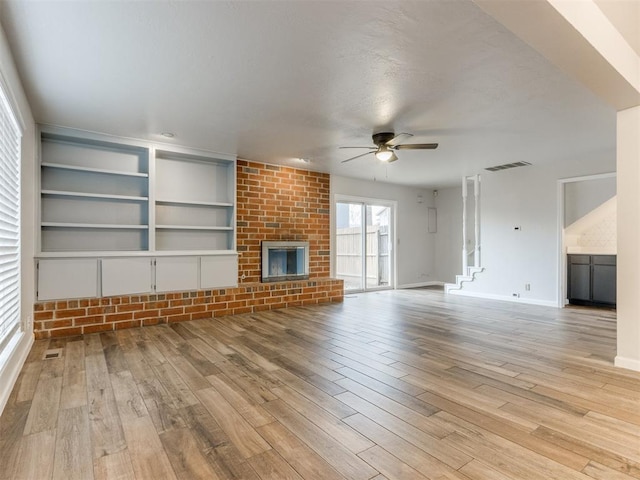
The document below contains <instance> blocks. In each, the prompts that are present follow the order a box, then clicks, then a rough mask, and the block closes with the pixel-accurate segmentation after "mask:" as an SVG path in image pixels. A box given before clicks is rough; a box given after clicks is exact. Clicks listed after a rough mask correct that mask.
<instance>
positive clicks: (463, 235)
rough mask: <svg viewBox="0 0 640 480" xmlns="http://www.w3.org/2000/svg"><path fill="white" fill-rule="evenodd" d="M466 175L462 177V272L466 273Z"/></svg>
mask: <svg viewBox="0 0 640 480" xmlns="http://www.w3.org/2000/svg"><path fill="white" fill-rule="evenodd" d="M467 265H468V259H467V177H462V274H463V275H466V274H467Z"/></svg>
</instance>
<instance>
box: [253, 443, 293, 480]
mask: <svg viewBox="0 0 640 480" xmlns="http://www.w3.org/2000/svg"><path fill="white" fill-rule="evenodd" d="M249 463H250V464H251V466H252V467H253V469H254V470H255V471H256V472H257V473H258V476H260V478H261V479H263V480H270V479H273V478H277V479H279V480H302V477H301V476H300V475H298V472H296V471H295V470H294V469H293V468H292V467H291V465H289V464H288V463H287V462H286V461H285V460H284V459H283V458H282V457H281V456H280V455H279V454H278V453H277V452H275V451H274V450H268V451H266V452H264V453H261V454H259V455H256V456H254V457H251V458H250V459H249Z"/></svg>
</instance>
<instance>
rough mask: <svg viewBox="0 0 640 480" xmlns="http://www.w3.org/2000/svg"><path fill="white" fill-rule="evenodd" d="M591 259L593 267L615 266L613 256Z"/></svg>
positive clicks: (595, 256)
mask: <svg viewBox="0 0 640 480" xmlns="http://www.w3.org/2000/svg"><path fill="white" fill-rule="evenodd" d="M592 259H593V260H592V261H593V264H594V265H615V264H616V256H615V255H594V256H593V257H592Z"/></svg>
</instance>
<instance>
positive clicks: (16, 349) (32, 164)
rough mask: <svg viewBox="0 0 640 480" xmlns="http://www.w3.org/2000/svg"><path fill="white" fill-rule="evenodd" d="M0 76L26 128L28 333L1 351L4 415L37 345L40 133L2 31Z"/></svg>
mask: <svg viewBox="0 0 640 480" xmlns="http://www.w3.org/2000/svg"><path fill="white" fill-rule="evenodd" d="M0 66H1V67H0V69H1V70H0V76H1V78H2V83H3V84H4V87H5V88H7V89H8V90H9V94H10V95H11V96H12V97H13V98H12V100H13V102H12V103H13V106H14V108H16V109H17V114H18V116H19V117H20V120H21V123H22V127H23V139H22V164H21V169H22V172H21V173H22V182H21V188H22V193H21V202H22V205H21V209H22V216H21V222H22V225H21V242H20V248H21V253H22V262H21V277H22V279H21V282H22V285H21V297H22V298H21V299H22V301H21V319H22V322H23V325H24V326H25V328H26V330H27V331H25V332H23V333H22V334H21V335H19V336H17V337H16V338H15V339H14V341H13V342H12V343H10V348H8V349H7V350H5V351H3V352H0V413H1V412H2V409H3V408H4V406H5V404H6V401H7V399H8V396H9V394H10V393H11V389H12V388H13V384H14V383H15V380H16V378H17V376H18V373H19V371H20V368H21V367H22V364H23V363H24V360H25V359H26V354H27V353H28V351H29V348H30V346H31V344H32V342H33V331H32V330H33V322H32V319H33V303H34V300H35V279H34V259H33V257H34V252H35V240H36V227H35V225H36V209H35V208H36V207H35V205H36V203H35V202H36V180H35V179H36V175H35V168H36V133H35V123H34V120H33V116H32V115H31V108H30V107H29V103H28V102H27V98H26V96H25V94H24V91H23V89H22V85H21V83H20V78H19V76H18V72H17V69H16V67H15V64H14V63H13V57H12V55H11V52H10V50H9V45H8V43H7V40H6V37H5V35H4V31H3V30H2V29H1V28H0Z"/></svg>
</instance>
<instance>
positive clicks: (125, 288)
mask: <svg viewBox="0 0 640 480" xmlns="http://www.w3.org/2000/svg"><path fill="white" fill-rule="evenodd" d="M151 262H152V260H151V259H150V258H104V259H102V296H104V297H110V296H113V295H135V294H137V293H149V292H151V291H152V288H151V285H152V281H151Z"/></svg>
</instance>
